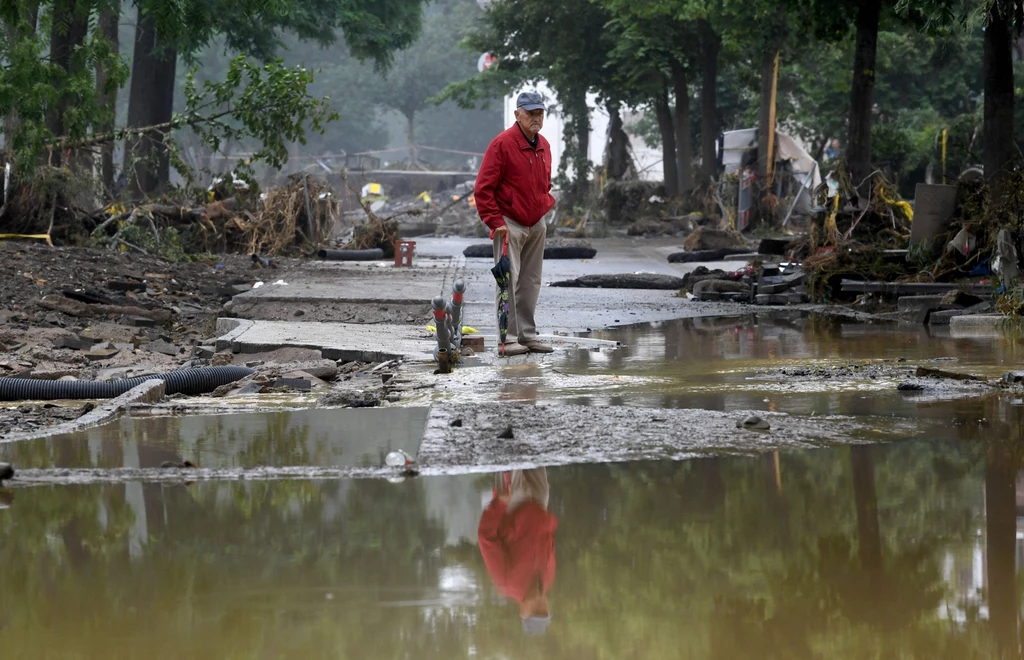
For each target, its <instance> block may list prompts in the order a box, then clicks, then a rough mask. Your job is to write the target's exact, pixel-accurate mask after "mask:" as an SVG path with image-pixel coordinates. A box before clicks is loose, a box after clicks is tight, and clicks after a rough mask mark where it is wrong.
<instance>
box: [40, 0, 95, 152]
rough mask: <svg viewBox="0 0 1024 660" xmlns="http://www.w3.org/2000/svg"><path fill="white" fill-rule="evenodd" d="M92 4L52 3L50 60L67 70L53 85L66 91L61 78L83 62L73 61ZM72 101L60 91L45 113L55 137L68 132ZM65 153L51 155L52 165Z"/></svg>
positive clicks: (72, 0)
mask: <svg viewBox="0 0 1024 660" xmlns="http://www.w3.org/2000/svg"><path fill="white" fill-rule="evenodd" d="M89 11H90V7H89V4H88V3H86V2H77V1H76V0H56V2H54V5H53V23H52V25H51V27H50V61H51V62H52V63H53V64H54V65H56V66H58V67H60V68H61V69H63V70H64V75H63V76H55V77H54V79H53V86H54V88H56V89H58V90H61V91H65V90H66V89H67V85H66V84H65V83H64V81H63V80H61V78H62V77H64V76H70V75H73V74H75V73H77V69H78V67H80V66H82V62H72V61H71V60H72V55H73V53H74V51H75V49H76V48H78V47H79V46H81V45H82V43H83V42H84V41H85V35H86V34H87V33H88V31H89ZM71 103H72V100H71V99H70V98H68V97H67V96H66V95H65V94H61V96H60V97H59V100H58V101H57V105H56V106H55V107H54V108H52V109H50V111H49V112H48V113H47V116H46V128H47V129H49V131H50V132H51V133H53V135H54V136H56V137H62V136H63V135H64V133H65V129H66V127H65V125H64V114H65V113H66V112H67V111H68V108H69V106H70V105H71ZM62 156H63V154H60V153H54V154H53V155H52V156H51V158H50V163H51V164H52V165H55V166H58V165H60V164H61V163H62V162H63V161H62Z"/></svg>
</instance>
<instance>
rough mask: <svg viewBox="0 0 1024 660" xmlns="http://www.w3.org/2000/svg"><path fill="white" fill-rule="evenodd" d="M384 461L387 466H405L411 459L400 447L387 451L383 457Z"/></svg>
mask: <svg viewBox="0 0 1024 660" xmlns="http://www.w3.org/2000/svg"><path fill="white" fill-rule="evenodd" d="M384 462H385V463H387V464H388V466H389V467H405V466H406V465H412V459H411V458H409V455H408V454H406V453H405V452H404V451H402V450H401V449H396V450H395V451H392V452H389V453H388V455H387V456H385V457H384Z"/></svg>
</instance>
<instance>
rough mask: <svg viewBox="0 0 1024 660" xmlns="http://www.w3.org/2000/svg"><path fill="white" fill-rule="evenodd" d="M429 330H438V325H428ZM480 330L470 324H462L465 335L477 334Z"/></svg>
mask: <svg viewBox="0 0 1024 660" xmlns="http://www.w3.org/2000/svg"><path fill="white" fill-rule="evenodd" d="M427 332H437V326H434V325H428V326H427ZM478 332H480V331H479V330H477V329H476V328H471V327H469V326H468V325H464V326H462V334H464V335H475V334H477V333H478Z"/></svg>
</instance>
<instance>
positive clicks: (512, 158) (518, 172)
mask: <svg viewBox="0 0 1024 660" xmlns="http://www.w3.org/2000/svg"><path fill="white" fill-rule="evenodd" d="M473 197H474V199H475V200H476V210H477V213H479V214H480V219H481V220H483V221H484V224H486V225H487V226H488V227H490V228H491V229H492V230H494V229H497V228H498V227H503V226H505V220H504V219H503V217H502V216H507V217H509V218H512V219H513V220H515V221H516V222H518V223H519V224H521V225H524V226H526V227H532V226H533V225H535V224H537V223H538V222H540V219H541V218H543V217H544V215H545V214H546V213H547V212H548V211H550V210H551V209H552V207H554V205H555V198H554V197H552V196H551V145H549V144H548V141H547V140H545V139H544V136H543V135H538V136H537V149H536V150H534V148H533V147H531V146H530V143H529V142H527V141H526V136H524V135H523V131H522V130H521V129H520V128H519V124H518V123H516V124H513V125H512V127H511V128H509V129H508V130H507V131H504V132H503V133H501V134H499V135H498V137H496V138H494V140H492V141H491V144H490V146H488V147H487V151H486V153H484V162H483V164H481V165H480V172H478V173H477V175H476V188H475V189H474V190H473Z"/></svg>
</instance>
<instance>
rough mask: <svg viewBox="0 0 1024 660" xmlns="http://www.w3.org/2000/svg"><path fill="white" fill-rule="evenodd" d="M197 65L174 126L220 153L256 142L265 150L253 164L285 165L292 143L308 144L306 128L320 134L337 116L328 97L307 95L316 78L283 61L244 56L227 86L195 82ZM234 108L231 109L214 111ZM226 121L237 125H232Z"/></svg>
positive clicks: (232, 67) (234, 64) (236, 63)
mask: <svg viewBox="0 0 1024 660" xmlns="http://www.w3.org/2000/svg"><path fill="white" fill-rule="evenodd" d="M196 70H197V67H193V69H192V70H191V71H190V72H189V74H188V75H187V76H186V78H185V103H186V108H185V111H184V112H182V113H179V114H176V115H175V116H174V119H173V120H172V123H173V125H174V126H173V127H174V128H180V127H183V126H189V127H191V128H192V129H193V130H194V131H196V133H197V134H198V135H199V138H200V140H201V141H202V143H203V144H204V145H205V146H207V147H209V148H210V149H212V150H214V151H216V150H218V149H219V148H220V145H221V143H222V142H223V141H224V140H225V139H233V140H247V139H250V138H251V139H254V140H255V141H257V142H258V143H259V144H260V145H261V147H260V149H259V150H258V151H257V152H256V153H255V154H254V155H253V157H252V160H253V161H266V162H267V163H268V164H269V165H271V166H272V167H281V165H283V164H284V162H285V161H286V160H287V159H288V143H289V142H299V143H302V144H305V141H306V127H307V126H308V127H309V129H310V130H313V131H316V132H318V133H322V132H323V131H324V125H325V124H326V123H327V122H329V121H332V120H333V119H336V118H337V113H336V112H335V111H333V110H331V108H330V105H329V98H323V99H316V98H313V97H312V96H311V95H310V94H309V93H308V91H307V87H308V86H309V85H310V84H311V83H312V82H313V74H312V73H311V72H310V71H308V70H307V69H305V68H303V67H300V66H296V67H287V66H285V65H284V64H283V62H282V61H280V60H278V61H272V62H268V63H266V64H263V65H258V64H255V63H254V62H252V61H251V60H249V59H247V58H245V57H244V56H239V57H236V58H235V59H234V60H232V62H231V64H230V66H229V68H228V73H227V76H226V78H225V80H224V81H223V82H211V81H206V82H204V83H203V85H202V87H199V86H198V85H197V84H196V82H195V72H196ZM226 106H230V109H229V110H221V111H219V112H213V111H214V109H216V108H223V107H226ZM228 117H230V118H231V120H233V121H228V119H227V118H228Z"/></svg>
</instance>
